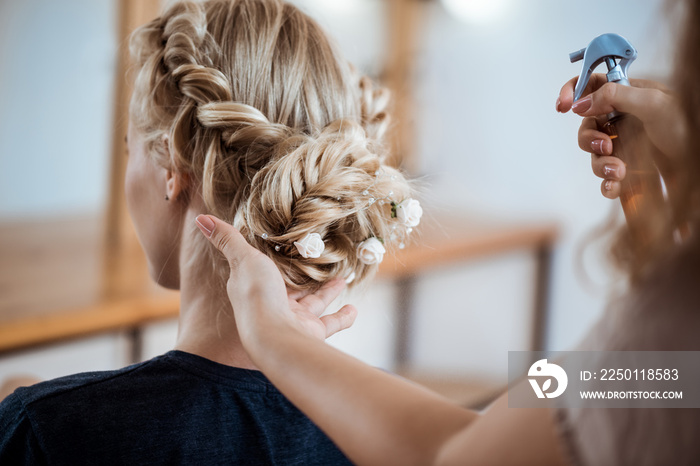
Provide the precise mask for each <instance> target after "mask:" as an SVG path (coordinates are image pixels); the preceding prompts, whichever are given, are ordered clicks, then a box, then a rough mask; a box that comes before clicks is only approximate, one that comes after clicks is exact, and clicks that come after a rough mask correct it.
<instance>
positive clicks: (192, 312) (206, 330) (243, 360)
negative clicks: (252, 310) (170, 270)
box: [175, 209, 257, 369]
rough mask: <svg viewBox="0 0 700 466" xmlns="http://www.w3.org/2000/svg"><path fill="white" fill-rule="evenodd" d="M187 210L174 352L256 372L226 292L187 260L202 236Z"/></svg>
mask: <svg viewBox="0 0 700 466" xmlns="http://www.w3.org/2000/svg"><path fill="white" fill-rule="evenodd" d="M194 210H196V209H188V211H187V214H186V215H185V219H184V221H185V224H184V225H183V235H182V241H181V244H180V248H181V249H180V322H179V328H178V335H177V343H176V345H175V349H177V350H180V351H185V352H188V353H192V354H196V355H198V356H202V357H204V358H207V359H209V360H212V361H215V362H218V363H220V364H225V365H228V366H233V367H242V368H244V369H257V368H256V367H255V365H254V364H253V362H252V361H251V360H250V358H249V357H248V354H247V353H246V352H245V350H244V349H243V345H242V344H241V340H240V338H239V336H238V329H237V327H236V321H235V319H234V317H233V310H232V309H231V304H230V302H229V300H228V298H227V296H226V289H225V288H224V289H221V290H213V289H212V287H211V286H210V284H211V283H212V281H211V277H209V276H204V275H203V274H198V273H196V271H195V268H194V267H193V266H192V261H191V260H189V259H190V256H191V252H192V249H193V248H192V242H193V240H194V236H195V235H198V234H201V233H199V230H197V228H196V226H195V222H194V219H195V217H196V216H197V215H198V214H199V213H201V212H194Z"/></svg>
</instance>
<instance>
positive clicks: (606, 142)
mask: <svg viewBox="0 0 700 466" xmlns="http://www.w3.org/2000/svg"><path fill="white" fill-rule="evenodd" d="M577 80H578V78H573V79H571V80H569V81H568V82H567V83H566V84H564V87H562V89H561V92H560V93H559V98H558V99H557V111H559V112H562V113H565V112H568V111H569V110H573V111H574V113H576V114H578V115H580V116H582V117H584V119H583V122H582V123H581V127H580V129H579V133H578V143H579V146H580V147H581V149H582V150H584V151H586V152H589V153H591V165H592V167H593V173H594V174H595V175H596V176H598V177H600V178H603V180H604V181H603V183H602V184H601V192H602V193H603V196H605V197H607V198H610V199H615V198H617V197H618V196H619V195H620V186H621V185H620V181H621V180H622V179H624V178H625V175H626V171H625V164H624V163H623V162H622V161H621V160H620V159H618V158H617V157H614V156H612V151H613V146H612V141H611V139H610V136H608V135H607V134H605V133H604V132H602V131H601V130H600V128H601V124H602V123H603V122H604V121H605V119H606V115H607V114H608V113H610V112H612V111H614V110H616V111H619V112H622V113H629V114H632V115H635V116H636V117H637V118H639V119H640V120H641V121H642V123H643V125H644V129H645V131H646V133H647V136H648V137H649V140H650V141H651V142H652V144H654V145H655V146H656V148H657V149H658V150H659V155H660V156H659V157H657V160H656V163H657V166H658V167H659V169H660V170H661V174H662V175H663V176H664V179H665V180H666V183H667V185H669V184H671V183H672V182H673V173H674V168H673V167H674V164H675V161H676V160H678V159H679V157H680V156H681V154H682V151H683V148H684V147H685V146H686V137H687V135H686V134H687V133H686V124H685V119H684V117H683V115H682V111H681V108H680V103H679V101H678V97H677V96H676V95H675V94H674V93H672V92H671V91H669V90H668V89H667V88H666V87H665V86H664V85H662V84H660V83H657V82H655V81H648V80H643V79H633V80H631V84H632V85H631V86H623V85H620V84H615V83H608V82H607V81H606V77H605V75H604V74H594V75H593V76H591V79H590V81H589V85H588V87H587V88H586V90H585V92H584V94H583V95H584V97H583V98H581V99H580V100H579V101H578V102H576V105H574V102H573V100H574V87H575V86H576V82H577ZM606 181H610V183H608V187H609V188H610V189H605V187H606V185H605V183H606Z"/></svg>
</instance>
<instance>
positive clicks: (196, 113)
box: [129, 0, 412, 289]
mask: <svg viewBox="0 0 700 466" xmlns="http://www.w3.org/2000/svg"><path fill="white" fill-rule="evenodd" d="M130 51H131V55H132V58H133V60H134V62H135V66H136V72H137V74H136V78H135V83H134V93H133V95H132V100H131V105H130V109H129V113H130V118H131V121H132V124H133V125H134V126H135V127H136V128H137V129H138V130H139V131H141V132H142V133H143V135H144V137H145V140H146V145H147V151H148V152H149V153H150V154H152V156H153V157H155V162H156V163H158V164H160V165H161V166H163V167H165V168H168V167H171V163H172V164H173V165H174V167H171V168H172V169H174V170H176V171H178V172H181V173H187V174H188V175H189V176H190V178H191V179H192V180H193V182H194V189H196V190H198V192H199V193H201V196H202V199H203V200H204V203H205V206H206V210H207V212H203V213H211V214H213V215H215V216H217V217H219V218H221V219H223V220H225V221H228V222H231V223H233V225H234V226H235V227H236V228H238V229H239V231H240V232H241V233H242V234H243V236H244V237H245V238H246V239H247V241H248V242H249V243H250V244H252V245H253V246H254V247H256V248H258V249H259V250H261V251H263V252H264V253H265V254H267V255H268V256H269V257H270V258H272V260H273V261H275V263H276V264H277V266H278V268H279V269H280V271H281V272H282V275H283V277H284V279H285V281H286V283H287V284H288V285H289V286H290V287H291V288H292V289H309V288H312V289H313V288H316V287H318V286H320V285H321V284H322V283H324V282H325V281H328V280H330V279H332V278H335V277H347V276H349V275H351V274H353V273H354V276H355V279H354V281H353V283H352V284H356V283H359V282H361V281H363V279H366V278H367V277H369V276H370V275H371V274H372V273H373V272H374V271H375V270H376V268H377V266H376V264H369V265H368V264H366V263H364V262H362V261H360V260H359V259H358V255H357V245H358V244H359V243H361V242H362V241H364V240H367V239H368V238H371V237H376V238H378V239H381V240H382V241H383V243H384V247H386V249H387V250H390V249H391V248H393V247H395V246H397V245H398V244H399V243H400V242H402V241H404V239H405V236H406V230H408V231H409V232H410V229H407V228H405V226H404V225H402V224H401V222H400V221H399V219H397V218H396V215H395V213H396V212H395V210H394V211H393V212H392V203H391V202H390V201H389V200H387V201H386V202H384V201H379V202H373V201H374V200H375V199H376V200H380V199H391V200H395V201H396V203H398V202H401V201H402V200H405V199H408V198H410V197H411V196H412V188H411V185H410V184H409V182H408V181H407V180H406V179H405V178H404V176H403V175H402V174H401V173H400V172H399V171H398V170H396V169H395V168H393V167H390V166H388V165H387V164H386V163H385V158H386V153H385V148H384V145H383V142H382V137H383V135H384V132H385V130H386V129H387V126H388V121H389V120H388V116H387V113H386V111H385V108H386V106H387V103H388V93H387V91H386V90H385V89H378V88H375V87H374V86H373V84H372V82H371V81H370V80H369V79H368V78H367V77H363V76H360V75H359V74H358V73H357V72H356V71H355V70H354V68H353V67H352V65H350V64H349V63H348V62H347V61H345V60H344V59H343V58H342V57H341V56H340V55H339V53H338V51H337V48H336V46H335V45H334V44H332V43H331V42H330V41H329V39H328V37H327V36H326V34H325V33H324V31H323V30H322V29H321V28H320V26H319V25H318V24H317V23H316V22H315V21H314V20H312V19H311V18H309V17H308V16H307V15H305V14H304V13H303V12H301V11H300V10H299V9H298V8H297V7H295V6H294V5H292V4H289V3H286V2H284V1H282V0H209V1H204V2H191V1H181V2H177V3H175V4H173V5H171V6H170V7H169V8H168V9H167V10H166V11H165V12H164V13H163V14H162V16H160V17H158V18H156V19H154V20H153V21H151V22H150V23H148V24H146V25H144V26H142V27H140V28H138V29H137V30H135V31H134V33H133V34H132V36H131V41H130ZM164 134H167V135H169V139H168V140H169V147H168V149H169V152H170V154H171V157H172V160H169V159H168V158H167V156H166V153H165V151H164V150H163V148H162V146H161V145H159V143H158V141H162V136H163V135H164ZM309 233H318V234H320V235H321V237H322V238H323V241H324V245H325V250H324V251H323V253H322V254H321V255H320V256H319V257H316V258H313V257H310V258H306V257H303V256H302V255H301V254H300V252H299V251H298V250H297V248H296V246H295V245H294V242H296V241H301V240H302V239H303V238H304V237H305V236H306V235H307V234H309ZM195 241H196V245H195V247H196V254H195V256H196V257H198V259H197V260H198V261H199V262H201V264H204V265H202V266H204V267H209V266H212V267H213V272H214V273H215V274H216V275H218V276H219V277H220V279H221V280H222V282H224V283H225V280H226V278H227V277H228V267H227V263H226V261H225V259H224V258H223V257H222V256H221V255H220V253H218V251H216V250H214V248H213V247H212V246H211V245H210V244H209V243H208V242H207V241H206V239H204V238H203V237H202V236H199V237H198V239H195ZM202 256H204V257H206V258H208V260H202V259H201V257H202ZM192 260H194V258H193V259H192ZM210 264H211V265H210Z"/></svg>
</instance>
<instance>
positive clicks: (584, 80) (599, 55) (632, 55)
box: [569, 34, 637, 102]
mask: <svg viewBox="0 0 700 466" xmlns="http://www.w3.org/2000/svg"><path fill="white" fill-rule="evenodd" d="M636 58H637V50H636V49H635V48H634V47H633V46H632V44H630V42H629V41H628V40H627V39H625V38H624V37H622V36H620V35H619V34H603V35H602V36H598V37H596V38H595V39H593V40H592V41H591V43H590V44H588V47H586V48H585V49H581V50H578V51H576V52H573V53H571V54H569V60H571V63H575V62H577V61H580V60H583V67H582V68H581V75H580V76H579V78H578V82H576V88H575V89H574V102H576V101H577V100H579V99H580V98H581V96H582V95H583V91H584V90H585V89H586V86H588V81H589V80H590V79H591V75H592V74H593V70H595V69H596V67H598V65H600V64H601V63H603V62H605V63H606V65H607V66H608V73H607V77H608V82H619V83H620V84H625V85H628V86H629V79H628V77H627V71H628V69H629V66H630V64H631V63H632V62H633V61H634V60H635V59H636ZM616 60H620V61H619V62H617V61H616Z"/></svg>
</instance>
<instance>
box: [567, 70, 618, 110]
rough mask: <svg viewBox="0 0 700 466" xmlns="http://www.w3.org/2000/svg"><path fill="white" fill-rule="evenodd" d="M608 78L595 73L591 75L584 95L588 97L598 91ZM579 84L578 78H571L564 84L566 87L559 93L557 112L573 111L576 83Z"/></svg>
mask: <svg viewBox="0 0 700 466" xmlns="http://www.w3.org/2000/svg"><path fill="white" fill-rule="evenodd" d="M607 81H608V80H607V78H606V77H605V75H604V74H601V73H595V74H593V75H591V78H590V79H589V80H588V85H587V86H586V89H585V90H584V92H583V95H584V96H585V95H588V94H590V93H591V92H593V91H594V90H596V89H598V88H599V87H600V86H602V85H603V84H605V83H606V82H607ZM577 82H578V76H576V77H574V78H571V79H570V80H568V81H567V82H566V84H564V86H563V87H562V88H561V90H560V91H559V97H558V98H557V103H556V109H557V112H560V113H566V112H568V111H569V110H571V106H572V105H573V103H574V89H575V88H576V83H577Z"/></svg>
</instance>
